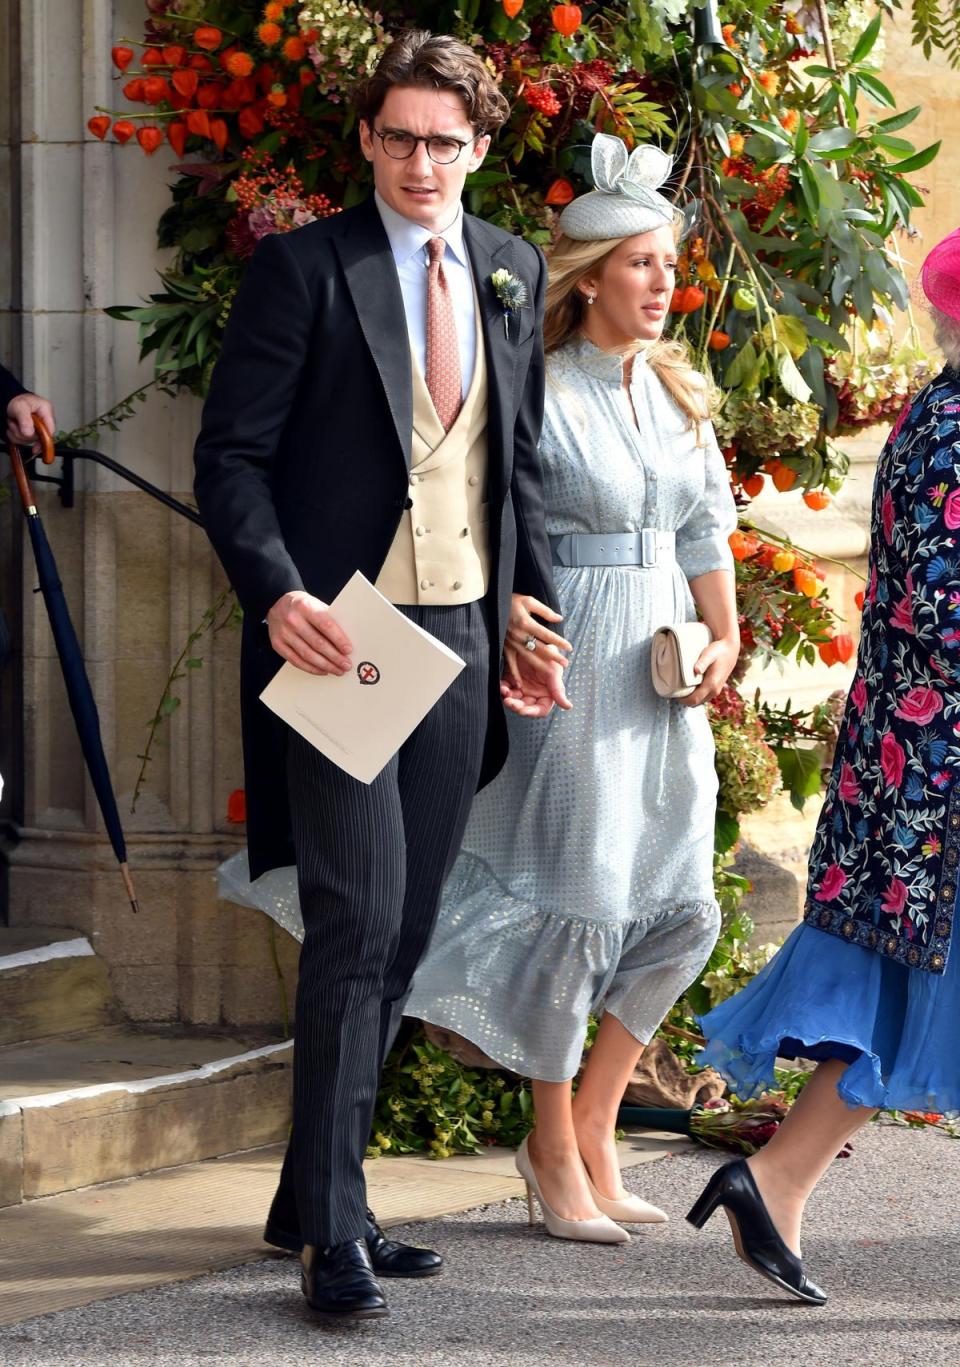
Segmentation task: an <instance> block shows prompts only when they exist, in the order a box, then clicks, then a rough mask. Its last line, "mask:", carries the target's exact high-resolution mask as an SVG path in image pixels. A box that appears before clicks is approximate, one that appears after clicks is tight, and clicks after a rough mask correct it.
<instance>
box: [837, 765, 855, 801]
mask: <svg viewBox="0 0 960 1367" xmlns="http://www.w3.org/2000/svg"><path fill="white" fill-rule="evenodd" d="M837 793H838V795H839V797H840V799H841V801H843V802H849V803H850V806H851V807H859V806H860V784H859V783H858V782H857V776H856V774H855V773H854V772H853V765H852V764H849V763H848V762H847V761H846V760H844V761H843V763H842V764H841V765H840V782H839V783H838V784H837Z"/></svg>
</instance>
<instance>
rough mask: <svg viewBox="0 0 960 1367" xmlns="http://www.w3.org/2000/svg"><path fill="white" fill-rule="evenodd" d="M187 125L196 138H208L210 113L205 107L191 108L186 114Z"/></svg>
mask: <svg viewBox="0 0 960 1367" xmlns="http://www.w3.org/2000/svg"><path fill="white" fill-rule="evenodd" d="M187 127H188V128H189V129H190V132H191V133H193V134H194V135H195V136H196V137H198V138H209V136H210V115H209V114H208V113H207V111H206V110H205V109H191V110H190V111H189V113H188V114H187Z"/></svg>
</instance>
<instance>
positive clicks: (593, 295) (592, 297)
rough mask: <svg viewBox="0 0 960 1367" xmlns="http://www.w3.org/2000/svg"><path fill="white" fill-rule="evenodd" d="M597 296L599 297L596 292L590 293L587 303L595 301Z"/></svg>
mask: <svg viewBox="0 0 960 1367" xmlns="http://www.w3.org/2000/svg"><path fill="white" fill-rule="evenodd" d="M596 297H597V296H596V295H595V294H588V295H587V303H588V304H592V303H593V301H594V299H596Z"/></svg>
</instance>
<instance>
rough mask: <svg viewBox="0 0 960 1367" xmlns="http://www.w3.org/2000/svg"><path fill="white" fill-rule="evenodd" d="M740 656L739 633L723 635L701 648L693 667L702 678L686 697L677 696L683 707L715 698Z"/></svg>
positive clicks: (696, 704)
mask: <svg viewBox="0 0 960 1367" xmlns="http://www.w3.org/2000/svg"><path fill="white" fill-rule="evenodd" d="M739 657H740V635H739V633H737V635H736V636H723V637H721V638H720V639H719V640H717V641H711V642H710V644H709V645H708V646H704V648H703V650H701V652H700V655H699V657H698V658H697V663H696V664H695V665H694V669H695V670H696V672H697V673H698V674H702V675H703V678H702V679H701V680H700V682H699V683H698V684H697V686H696V688H695V689H694V691H693V692H692V693H690V694H689V695H688V696H687V697H686V698H677V702H681V703H683V705H684V706H685V707H699V706H700V704H701V703H704V702H709V701H710V699H711V698H715V697H716V696H717V694H718V693H719V692H720V690H721V689H722V688H723V685H724V684H725V683H726V682H727V680H728V679H729V677H730V675H731V674H732V673H733V669H734V666H735V665H736V663H737V660H738V659H739Z"/></svg>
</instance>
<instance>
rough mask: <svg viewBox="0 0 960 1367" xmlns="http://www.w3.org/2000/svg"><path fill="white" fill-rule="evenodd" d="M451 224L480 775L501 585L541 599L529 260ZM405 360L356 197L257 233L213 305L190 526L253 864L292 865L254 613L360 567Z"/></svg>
mask: <svg viewBox="0 0 960 1367" xmlns="http://www.w3.org/2000/svg"><path fill="white" fill-rule="evenodd" d="M464 237H465V241H466V245H467V250H468V252H469V255H470V261H471V264H472V267H473V272H474V278H475V281H476V286H477V291H478V295H479V300H480V312H481V316H482V329H483V341H484V347H485V354H486V363H487V373H488V412H489V417H488V456H489V476H488V495H489V504H490V522H489V526H490V539H491V550H492V569H491V589H490V594H489V610H490V619H491V628H492V629H491V637H492V640H493V641H494V643H495V646H494V651H493V656H492V658H491V668H490V689H491V704H492V705H491V708H490V717H491V721H490V725H489V729H488V733H487V740H486V747H485V753H484V765H483V772H482V775H481V780H480V781H481V784H483V783H487V782H489V781H490V779H491V778H493V777H494V776H495V774H496V773H497V772H498V771H499V770H500V768H501V767H502V765H503V761H504V759H505V758H506V751H507V736H506V725H505V722H504V717H503V708H502V706H501V704H500V701H499V689H498V682H497V681H498V677H499V668H500V658H499V656H500V649H501V645H502V641H503V636H504V632H505V630H506V623H507V615H508V611H509V605H510V595H511V593H512V592H518V593H532V594H534V595H535V596H536V597H538V598H540V599H541V600H542V601H544V602H547V603H549V604H551V605H552V606H556V595H555V592H554V589H553V580H552V574H551V568H550V551H549V545H548V542H547V536H546V530H545V527H544V522H543V498H542V486H541V477H540V466H539V461H538V458H537V440H538V437H539V433H540V422H541V418H542V413H543V385H544V371H543V347H542V340H541V323H542V315H543V296H544V290H545V284H546V265H545V263H544V260H543V257H542V255H541V253H540V252H539V251H537V249H536V248H535V247H532V246H531V245H530V244H529V243H526V242H524V241H523V240H522V239H521V238H518V237H513V236H511V235H510V234H509V233H506V232H503V231H502V230H501V229H499V228H495V227H493V226H492V225H491V224H489V223H486V222H484V221H483V220H481V219H477V218H474V217H472V216H470V215H467V216H466V217H465V221H464ZM501 268H506V269H507V270H508V271H510V272H511V273H512V274H513V275H514V276H516V277H517V278H518V279H520V280H522V281H523V282H524V284H525V285H526V290H527V302H526V303H525V304H524V306H523V307H522V308H521V309H520V310H519V311H517V312H515V313H512V314H510V315H509V316H508V320H507V322H508V326H507V327H506V328H505V326H504V308H503V305H502V304H501V302H500V300H499V299H498V297H497V294H496V291H495V290H494V287H493V285H492V284H491V281H490V277H491V274H492V273H493V272H494V271H496V270H498V269H501ZM410 367H411V359H410V345H409V341H408V337H407V327H406V318H405V314H404V308H403V299H402V296H401V293H400V283H399V280H398V277H397V271H396V266H395V263H394V259H393V255H392V253H391V250H390V245H389V242H388V240H387V236H386V233H385V231H384V229H383V225H382V222H381V219H380V215H379V213H378V212H377V208H376V204H375V202H374V201H373V200H372V199H370V200H368V201H366V202H365V203H364V204H361V205H359V206H357V207H356V208H353V209H348V210H346V211H344V212H343V213H341V214H337V215H336V216H334V217H332V218H328V219H323V220H321V221H319V222H316V223H311V224H309V225H308V226H307V227H304V228H300V229H297V230H296V231H294V232H291V233H286V234H277V235H275V236H270V237H266V238H264V239H263V241H261V243H260V244H259V246H258V247H257V250H256V252H255V253H254V256H253V260H252V261H251V264H250V268H249V270H248V272H247V274H246V276H245V278H244V281H243V284H242V285H241V288H240V290H239V292H238V294H237V297H236V300H235V301H234V304H233V307H232V310H231V313H230V319H229V322H228V325H227V330H226V335H225V337H224V342H223V348H222V351H221V354H220V357H219V359H218V361H217V365H216V367H215V369H214V373H213V378H212V381H211V386H210V393H209V397H208V398H207V402H206V405H205V407H204V411H203V423H202V428H201V432H200V436H199V437H198V439H197V444H196V450H195V463H196V483H195V490H196V496H197V502H198V504H199V507H200V512H201V514H202V516H203V521H204V526H205V527H206V530H207V532H208V534H209V536H210V539H211V541H212V542H213V544H214V547H215V548H216V551H217V554H218V555H219V557H220V559H221V561H222V562H223V565H224V568H225V569H226V572H227V574H228V576H229V578H230V581H231V583H232V584H233V586H234V588H235V589H236V591H237V594H238V596H239V599H240V602H241V605H242V607H243V609H244V626H243V645H242V662H241V706H242V718H243V745H244V768H245V775H246V790H247V832H248V844H249V850H250V869H251V874H252V876H253V877H258V876H259V875H260V874H261V873H264V872H266V870H267V869H270V868H274V867H276V866H278V865H281V864H290V863H293V862H294V859H293V846H292V841H291V837H290V816H289V810H288V807H287V798H286V778H285V769H284V753H285V730H286V728H285V726H284V723H282V722H281V721H279V720H278V719H277V718H275V717H274V716H273V714H272V713H271V712H269V711H268V709H267V708H266V707H265V706H264V704H263V703H261V702H260V701H259V694H260V692H261V691H262V690H263V688H264V687H265V686H266V684H267V683H268V682H269V680H270V679H271V678H272V676H273V674H274V673H275V672H276V670H277V668H278V666H279V663H280V661H279V657H278V656H277V655H276V653H275V652H274V651H273V649H272V648H271V646H270V642H269V639H268V636H267V631H266V628H265V626H263V625H262V623H263V618H264V617H265V616H266V613H267V611H268V610H269V608H270V607H271V606H272V605H273V604H274V603H275V602H276V601H277V599H278V598H280V597H281V595H283V594H284V593H288V592H290V591H291V590H295V589H306V590H307V591H308V592H309V593H312V594H315V595H316V596H317V597H318V598H321V599H323V600H324V601H325V602H329V601H330V600H331V599H332V598H334V597H335V596H336V594H337V593H338V592H339V591H340V589H341V588H342V587H343V585H344V584H345V583H346V582H347V580H348V579H349V578H350V577H351V575H352V574H353V573H354V571H355V570H358V569H359V570H362V571H363V573H364V574H365V575H366V576H367V578H368V579H370V580H371V581H375V580H376V578H377V575H378V574H379V572H380V568H381V566H382V565H383V562H384V560H385V559H386V557H387V553H388V551H389V549H390V547H391V545H392V543H393V538H394V535H395V533H396V530H397V527H398V525H399V521H400V518H401V515H402V512H403V509H404V506H405V504H406V500H407V498H408V480H409V470H410V448H411V442H412V433H413V394H412V383H411V369H410Z"/></svg>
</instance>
